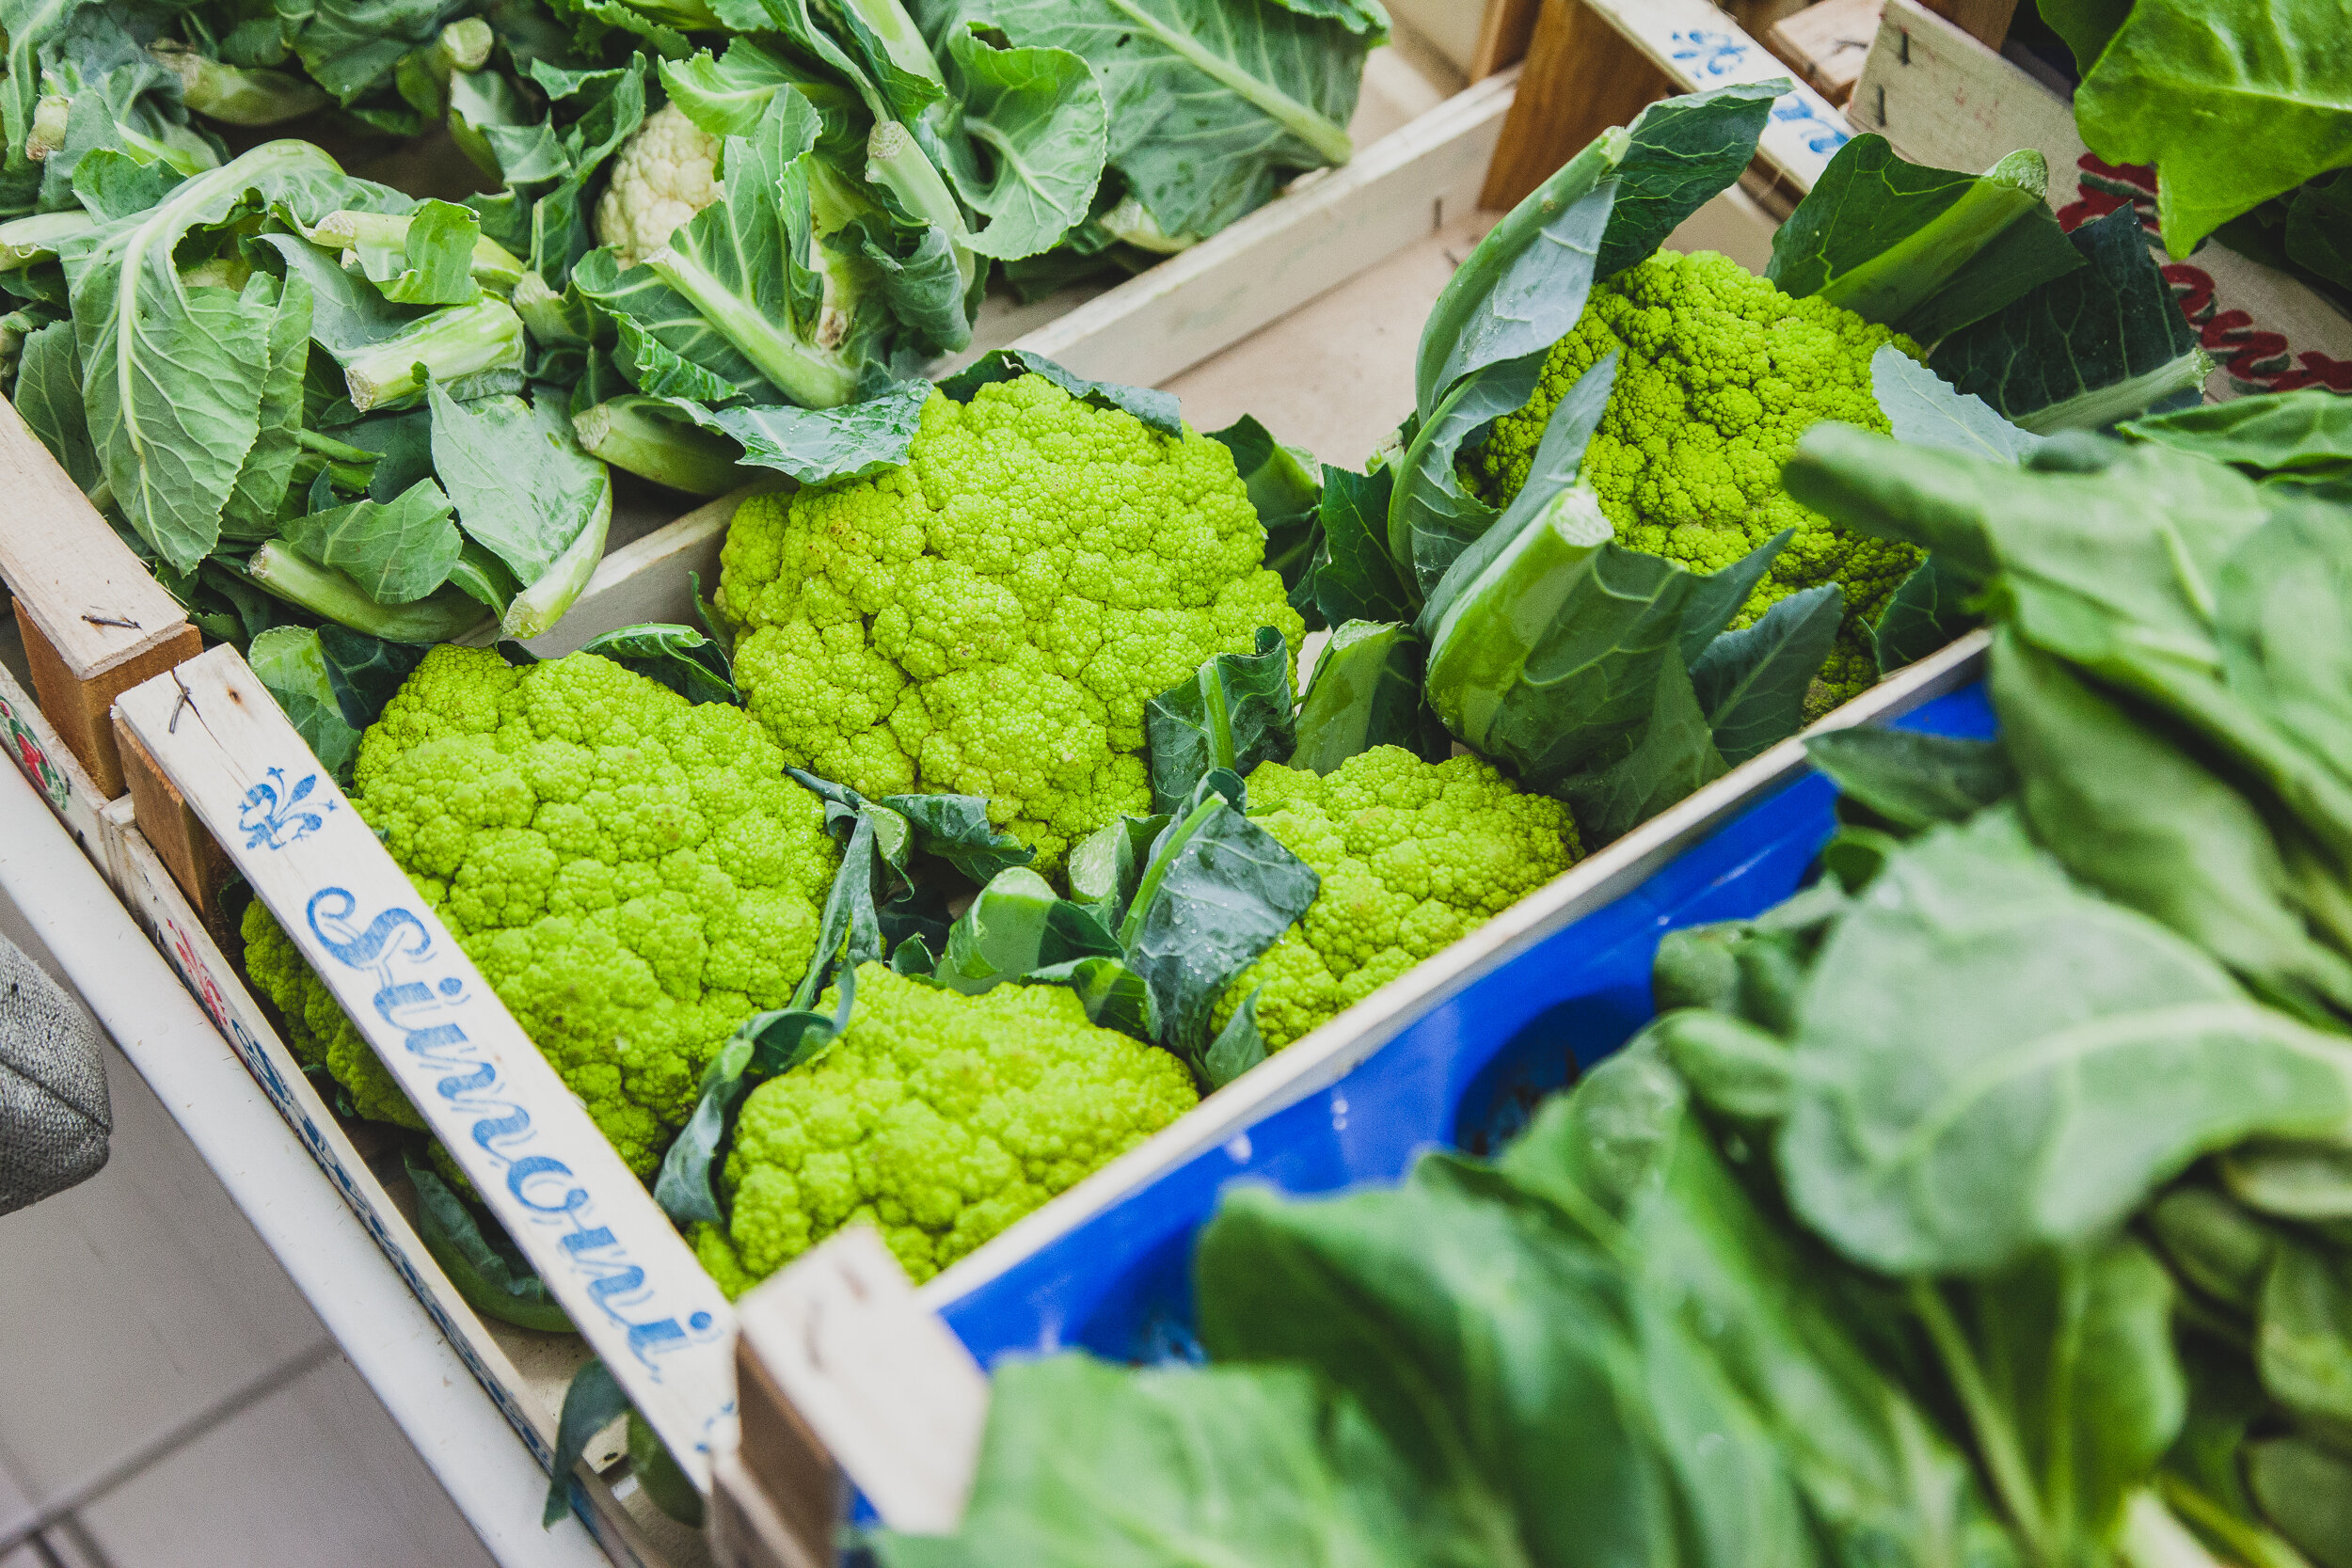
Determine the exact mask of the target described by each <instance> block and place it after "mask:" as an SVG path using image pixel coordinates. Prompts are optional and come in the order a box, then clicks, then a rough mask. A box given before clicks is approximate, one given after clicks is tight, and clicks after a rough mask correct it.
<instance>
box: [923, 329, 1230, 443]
mask: <svg viewBox="0 0 2352 1568" xmlns="http://www.w3.org/2000/svg"><path fill="white" fill-rule="evenodd" d="M1025 375H1041V376H1043V377H1044V378H1045V379H1046V380H1048V381H1050V382H1052V383H1053V384H1054V385H1055V386H1057V387H1058V388H1061V389H1062V390H1063V391H1065V392H1068V393H1069V394H1070V395H1071V396H1072V397H1073V398H1076V399H1077V400H1078V401H1079V402H1081V403H1089V404H1093V405H1094V406H1095V407H1097V408H1116V409H1118V410H1120V412H1121V413H1125V414H1133V415H1134V416H1135V417H1136V419H1138V420H1142V421H1143V422H1144V423H1145V424H1146V425H1148V426H1150V427H1151V428H1152V429H1153V430H1156V431H1158V432H1159V433H1160V434H1161V435H1163V436H1182V435H1183V434H1184V415H1183V413H1182V411H1181V410H1180V409H1179V408H1178V406H1177V402H1176V394H1175V393H1173V392H1163V391H1159V390H1157V389H1155V388H1150V387H1122V386H1120V384H1119V383H1117V382H1115V381H1089V380H1087V379H1086V378H1085V377H1084V376H1080V375H1075V374H1073V373H1072V372H1069V371H1066V370H1064V369H1063V368H1062V367H1061V366H1059V365H1057V364H1056V363H1054V361H1052V360H1051V359H1048V358H1046V357H1045V356H1043V355H1041V354H1032V353H1030V352H1029V351H1028V350H1027V349H1025V348H1000V349H993V350H991V351H990V352H988V353H987V354H984V355H982V356H980V357H979V358H977V359H976V360H974V361H973V362H972V363H971V364H969V365H966V366H965V367H964V368H963V369H961V370H960V371H958V372H956V373H955V374H953V375H951V376H949V377H948V378H947V379H946V380H945V381H943V382H941V383H940V384H939V389H940V390H941V391H942V392H945V393H946V395H947V396H949V397H951V398H954V399H955V400H956V401H957V402H959V403H968V402H970V401H971V399H972V394H973V393H975V392H977V391H978V390H979V389H980V388H983V387H992V386H994V385H995V384H996V383H997V382H1000V381H1013V380H1017V379H1018V378H1020V377H1022V376H1025Z"/></svg>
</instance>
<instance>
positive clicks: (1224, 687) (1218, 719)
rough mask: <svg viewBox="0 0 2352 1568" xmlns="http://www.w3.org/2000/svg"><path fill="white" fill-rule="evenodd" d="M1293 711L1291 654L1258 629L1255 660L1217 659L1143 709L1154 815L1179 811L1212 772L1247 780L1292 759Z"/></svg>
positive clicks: (1275, 635)
mask: <svg viewBox="0 0 2352 1568" xmlns="http://www.w3.org/2000/svg"><path fill="white" fill-rule="evenodd" d="M1294 708H1295V700H1294V698H1293V697H1292V694H1291V650H1290V646H1289V644H1287V643H1286V642H1284V641H1283V640H1282V634H1281V633H1280V632H1279V631H1277V630H1275V629H1274V628H1273V627H1272V626H1260V627H1259V628H1258V647H1257V651H1256V652H1255V653H1250V654H1217V655H1216V656H1215V657H1211V658H1209V659H1207V660H1205V661H1204V662H1203V663H1202V664H1201V666H1200V669H1199V670H1198V671H1196V672H1195V673H1194V674H1193V677H1192V679H1190V680H1188V681H1184V682H1183V683H1181V684H1179V685H1176V686H1172V687H1170V688H1168V689H1167V690H1166V691H1163V692H1161V693H1160V694H1159V695H1158V696H1156V697H1154V698H1152V700H1151V701H1150V702H1148V703H1146V704H1144V705H1143V733H1144V736H1145V738H1146V740H1147V741H1148V742H1149V745H1150V752H1151V762H1152V811H1154V812H1155V813H1156V812H1173V811H1176V810H1178V809H1179V808H1181V807H1182V806H1183V805H1184V801H1185V800H1186V799H1187V798H1189V797H1190V796H1191V794H1192V792H1193V790H1194V788H1195V787H1196V786H1197V785H1198V784H1200V780H1201V778H1202V777H1203V776H1204V775H1206V774H1207V773H1209V772H1211V771H1213V770H1214V769H1216V768H1223V769H1225V770H1226V771H1227V772H1230V773H1234V774H1240V775H1247V774H1248V772H1249V770H1250V769H1251V768H1255V767H1257V766H1258V764H1260V763H1262V762H1280V761H1281V760H1283V759H1284V758H1286V757H1288V756H1289V755H1290V754H1291V752H1292V751H1293V750H1295V746H1296V719H1295V714H1294V712H1293V709H1294Z"/></svg>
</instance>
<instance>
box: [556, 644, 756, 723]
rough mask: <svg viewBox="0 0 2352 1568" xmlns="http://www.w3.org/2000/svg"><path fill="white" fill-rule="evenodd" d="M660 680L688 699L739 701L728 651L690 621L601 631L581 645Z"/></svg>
mask: <svg viewBox="0 0 2352 1568" xmlns="http://www.w3.org/2000/svg"><path fill="white" fill-rule="evenodd" d="M580 652H581V653H583V654H601V655H603V656H604V657H606V658H609V659H611V660H612V662H613V663H615V664H618V665H620V666H621V667H622V668H624V669H628V670H633V671H635V672H636V673H639V674H641V675H644V676H647V677H649V678H650V679H653V680H657V681H660V683H661V684H662V685H663V686H666V687H668V688H669V689H671V690H673V691H675V692H676V693H677V694H678V695H679V696H681V697H683V698H685V699H686V700H687V701H688V702H690V703H726V704H729V705H733V706H736V707H740V706H742V705H743V697H742V693H740V692H739V691H738V690H736V689H735V669H734V666H733V665H732V664H731V663H730V662H729V661H728V659H727V655H726V650H725V649H723V648H722V647H720V646H719V644H718V643H716V642H714V641H711V640H710V639H709V638H707V637H705V636H704V635H703V634H702V633H701V632H698V631H696V630H695V629H694V628H693V627H691V626H661V625H653V624H644V625H640V626H620V627H616V628H615V629H613V630H612V631H608V632H599V633H597V634H596V636H594V637H592V638H590V639H589V640H588V641H585V642H583V643H581V644H580Z"/></svg>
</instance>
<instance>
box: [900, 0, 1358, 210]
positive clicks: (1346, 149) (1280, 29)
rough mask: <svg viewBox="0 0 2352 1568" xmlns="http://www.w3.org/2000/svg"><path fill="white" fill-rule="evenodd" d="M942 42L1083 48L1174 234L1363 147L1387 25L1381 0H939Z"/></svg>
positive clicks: (1148, 193) (1119, 141) (933, 11)
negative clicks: (991, 34)
mask: <svg viewBox="0 0 2352 1568" xmlns="http://www.w3.org/2000/svg"><path fill="white" fill-rule="evenodd" d="M915 9H916V10H917V11H918V12H920V13H921V14H922V16H923V20H924V23H925V25H926V27H927V28H928V29H929V30H930V32H931V34H932V36H933V37H934V38H935V39H936V38H939V37H941V36H943V35H944V33H945V32H946V29H948V28H950V27H953V28H959V29H961V28H965V27H966V26H967V25H970V24H983V25H986V26H989V27H993V28H994V29H996V30H999V31H1001V32H1002V33H1004V34H1005V36H1006V37H1007V38H1008V39H1009V41H1010V42H1011V43H1012V44H1013V45H1014V46H1015V47H1017V48H1058V49H1067V50H1071V51H1073V52H1075V53H1076V54H1077V55H1081V56H1083V57H1084V59H1085V61H1086V63H1087V64H1088V65H1089V66H1091V67H1092V68H1093V72H1094V74H1095V75H1096V77H1098V78H1099V79H1100V81H1101V83H1102V88H1101V90H1102V93H1103V96H1104V99H1105V100H1106V101H1107V103H1109V104H1110V110H1111V112H1110V116H1109V125H1108V156H1109V163H1110V166H1111V167H1113V168H1115V169H1117V170H1118V171H1119V173H1120V176H1121V178H1122V179H1123V180H1124V182H1125V183H1126V186H1127V188H1128V189H1129V190H1130V191H1132V192H1133V193H1134V194H1135V195H1136V197H1137V198H1139V199H1140V200H1141V201H1142V203H1143V206H1144V208H1145V209H1146V210H1147V211H1148V212H1149V213H1150V214H1151V215H1152V220H1153V222H1155V223H1156V224H1157V225H1158V227H1159V229H1160V230H1161V232H1163V233H1165V234H1168V235H1206V234H1214V233H1216V231H1217V230H1220V229H1223V228H1225V227H1226V226H1227V225H1228V224H1230V223H1232V221H1233V220H1234V219H1236V218H1238V217H1240V216H1242V215H1243V214H1246V213H1248V212H1251V211H1253V210H1254V209H1256V208H1258V207H1260V206H1263V204H1264V203H1265V202H1266V201H1268V200H1269V199H1271V198H1273V196H1274V194H1275V192H1276V191H1277V190H1278V189H1279V188H1280V182H1282V180H1284V179H1285V178H1287V177H1288V175H1289V174H1290V173H1291V172H1292V171H1295V170H1298V169H1308V168H1316V167H1320V166H1326V165H1333V164H1343V163H1345V162H1346V161H1347V160H1348V157H1349V156H1350V153H1351V152H1352V150H1353V144H1352V143H1351V142H1350V141H1349V139H1348V135H1347V124H1348V121H1349V119H1351V118H1352V117H1353V115H1354V114H1355V110H1356V98H1357V90H1358V86H1359V81H1360V78H1361V75H1362V71H1363V62H1364V55H1365V53H1366V52H1367V51H1368V50H1370V49H1371V48H1372V47H1373V46H1374V45H1375V44H1377V43H1380V42H1382V41H1384V40H1386V38H1387V36H1388V23H1387V17H1386V15H1385V14H1384V13H1382V12H1380V10H1379V8H1378V7H1376V6H1365V5H1359V4H1356V3H1354V0H1339V3H1334V4H1329V5H1325V4H1315V5H1311V6H1310V5H1304V4H1294V3H1292V0H1277V3H1260V4H1253V5H1250V6H1248V7H1247V8H1233V7H1230V6H1226V5H1223V4H1220V3H1217V0H928V3H926V4H922V5H918V6H917V7H915Z"/></svg>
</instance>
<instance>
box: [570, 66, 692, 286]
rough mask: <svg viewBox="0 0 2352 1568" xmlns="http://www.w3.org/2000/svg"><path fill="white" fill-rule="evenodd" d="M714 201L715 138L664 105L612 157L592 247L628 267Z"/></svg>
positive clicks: (674, 108) (678, 110)
mask: <svg viewBox="0 0 2352 1568" xmlns="http://www.w3.org/2000/svg"><path fill="white" fill-rule="evenodd" d="M718 199H719V138H718V137H716V136H714V135H711V134H710V133H709V132H707V131H705V130H704V129H703V128H702V127H700V126H698V125H696V124H695V123H694V122H693V121H692V120H691V119H687V118H686V111H685V110H683V109H681V108H679V107H678V106H677V105H676V104H675V103H664V104H663V105H662V106H661V107H660V108H659V109H656V110H655V111H654V112H653V113H651V114H649V115H647V116H646V117H645V122H644V124H643V125H640V126H639V127H638V128H637V131H636V134H635V135H631V136H630V137H629V138H628V140H627V141H625V142H623V143H622V144H621V150H620V151H619V152H617V153H615V154H614V155H613V159H612V181H611V182H610V183H608V184H607V185H606V186H605V187H604V195H603V196H601V197H599V198H597V200H596V243H597V244H598V245H611V246H612V249H613V252H614V255H615V257H616V259H617V260H618V261H620V263H621V265H623V266H624V267H633V266H635V265H636V264H637V263H638V262H640V261H644V259H645V258H646V257H648V256H651V255H652V254H653V253H654V252H655V251H657V250H660V248H661V247H662V246H664V245H668V244H669V243H670V236H671V235H672V234H674V233H675V232H676V231H677V229H678V226H679V225H681V224H683V223H684V222H686V220H687V219H689V218H691V217H692V216H693V215H694V214H696V213H699V212H701V211H702V210H703V209H704V208H705V207H707V206H709V205H710V204H711V203H712V202H714V201H716V200H718Z"/></svg>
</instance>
